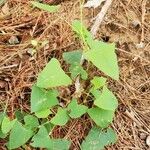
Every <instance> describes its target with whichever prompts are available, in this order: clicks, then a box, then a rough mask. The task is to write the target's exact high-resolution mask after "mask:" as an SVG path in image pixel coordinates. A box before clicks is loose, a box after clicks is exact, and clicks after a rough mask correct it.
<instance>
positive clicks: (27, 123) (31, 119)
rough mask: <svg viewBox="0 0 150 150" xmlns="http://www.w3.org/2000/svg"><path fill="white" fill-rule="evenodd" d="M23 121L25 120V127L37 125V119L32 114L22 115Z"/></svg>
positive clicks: (31, 127) (35, 126)
mask: <svg viewBox="0 0 150 150" xmlns="http://www.w3.org/2000/svg"><path fill="white" fill-rule="evenodd" d="M24 122H25V128H27V129H34V128H37V127H38V126H39V121H38V119H37V118H36V117H34V116H32V115H26V116H25V117H24Z"/></svg>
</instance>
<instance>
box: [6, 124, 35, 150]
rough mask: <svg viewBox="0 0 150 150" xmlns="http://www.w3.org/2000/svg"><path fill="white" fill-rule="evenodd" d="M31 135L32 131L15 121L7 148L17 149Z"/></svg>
mask: <svg viewBox="0 0 150 150" xmlns="http://www.w3.org/2000/svg"><path fill="white" fill-rule="evenodd" d="M32 135H33V132H32V131H31V130H30V129H26V128H24V127H23V126H22V124H21V123H19V122H18V121H16V123H15V124H14V126H13V128H12V130H11V132H10V136H9V142H8V148H9V149H17V148H18V147H20V146H22V145H24V144H25V143H26V142H27V141H28V140H29V139H30V138H31V136H32Z"/></svg>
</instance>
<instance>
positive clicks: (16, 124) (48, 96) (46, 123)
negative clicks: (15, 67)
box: [0, 2, 119, 150]
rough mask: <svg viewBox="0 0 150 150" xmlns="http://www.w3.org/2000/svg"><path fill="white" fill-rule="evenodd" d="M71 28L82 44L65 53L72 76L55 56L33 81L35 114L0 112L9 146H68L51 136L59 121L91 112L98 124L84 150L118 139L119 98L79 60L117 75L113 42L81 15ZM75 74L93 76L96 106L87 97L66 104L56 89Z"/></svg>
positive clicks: (58, 149)
mask: <svg viewBox="0 0 150 150" xmlns="http://www.w3.org/2000/svg"><path fill="white" fill-rule="evenodd" d="M32 4H33V5H34V6H36V7H38V8H41V9H44V10H48V11H49V12H54V11H55V10H56V9H57V8H55V7H54V6H53V7H51V6H48V5H45V4H40V3H38V2H32ZM72 29H73V31H74V32H75V33H76V34H77V36H78V37H79V38H80V40H81V43H82V45H83V46H82V47H83V49H82V50H74V51H71V52H65V53H63V59H64V60H65V61H66V63H67V64H69V66H70V67H69V72H70V76H69V75H68V74H66V73H65V72H64V70H63V69H62V68H61V64H60V63H59V61H58V60H57V59H56V58H52V59H51V60H50V61H49V62H48V63H47V65H46V67H45V68H44V69H43V70H42V71H41V73H39V75H38V78H37V82H36V83H35V84H34V85H33V86H32V92H31V113H30V114H23V113H21V112H19V111H18V112H16V113H15V116H16V119H14V120H10V118H9V117H8V116H7V114H6V112H1V113H0V138H5V139H8V143H7V147H8V149H17V148H19V147H22V148H25V149H26V146H25V145H26V144H28V145H31V146H32V147H34V148H45V149H48V150H67V149H69V147H70V145H71V142H70V141H69V140H67V139H54V138H52V136H51V133H52V130H53V128H54V127H55V126H64V125H65V124H66V123H67V122H68V121H69V120H71V119H76V118H79V117H82V116H83V115H88V116H89V117H90V118H91V119H92V120H93V122H94V126H93V128H92V129H91V130H90V131H89V134H88V135H87V137H85V140H84V141H83V142H82V143H81V149H82V150H101V149H104V147H105V146H107V145H110V144H113V143H115V142H116V139H117V137H116V133H115V132H114V131H113V129H112V128H110V127H109V125H110V124H111V123H112V121H113V117H114V113H115V110H116V108H117V106H118V102H117V99H116V97H115V96H114V94H113V93H112V92H111V91H110V90H109V89H108V87H107V84H106V80H107V79H106V78H105V77H99V76H95V77H93V78H92V79H91V77H90V74H88V68H86V67H84V68H83V66H82V64H81V60H82V59H83V58H84V59H85V60H86V61H87V62H88V64H92V65H94V66H95V67H97V69H99V70H100V71H102V72H103V73H105V74H106V75H108V76H110V77H111V78H113V79H115V80H118V78H119V71H118V64H117V57H116V54H115V45H114V44H108V43H104V42H101V41H98V40H94V39H93V38H92V36H91V34H90V32H89V31H88V30H87V29H86V28H85V27H84V26H83V24H82V22H80V21H79V20H75V21H73V23H72ZM77 77H80V78H81V79H80V80H81V81H80V82H82V81H86V80H89V79H91V81H90V89H89V91H88V93H89V95H91V97H92V99H91V100H90V101H91V102H92V106H88V100H87V101H83V102H82V103H81V101H80V103H79V98H72V99H71V100H68V102H67V104H66V106H64V107H62V106H61V105H60V103H59V100H58V97H59V92H58V90H57V88H58V87H60V86H63V87H64V88H65V87H68V86H70V85H72V84H74V81H75V80H76V78H77ZM81 84H82V83H81ZM84 90H85V92H87V91H86V89H84ZM83 92H84V91H83Z"/></svg>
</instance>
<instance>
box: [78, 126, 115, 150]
mask: <svg viewBox="0 0 150 150" xmlns="http://www.w3.org/2000/svg"><path fill="white" fill-rule="evenodd" d="M116 140H117V136H116V133H115V132H114V130H112V129H111V128H109V129H107V131H106V132H105V131H102V130H100V129H99V128H96V127H93V128H92V129H91V131H90V132H89V134H88V136H87V137H86V139H85V141H83V143H82V145H81V149H82V150H103V149H104V147H105V146H108V145H110V144H114V143H115V142H116Z"/></svg>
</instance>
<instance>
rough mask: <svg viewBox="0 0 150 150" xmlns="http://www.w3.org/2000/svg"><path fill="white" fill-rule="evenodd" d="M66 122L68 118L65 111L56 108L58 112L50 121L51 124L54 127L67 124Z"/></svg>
mask: <svg viewBox="0 0 150 150" xmlns="http://www.w3.org/2000/svg"><path fill="white" fill-rule="evenodd" d="M68 120H69V116H68V114H67V110H66V109H63V108H58V112H57V114H56V115H55V117H53V118H52V119H51V123H52V124H54V125H59V126H63V125H65V124H66V123H67V122H68Z"/></svg>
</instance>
